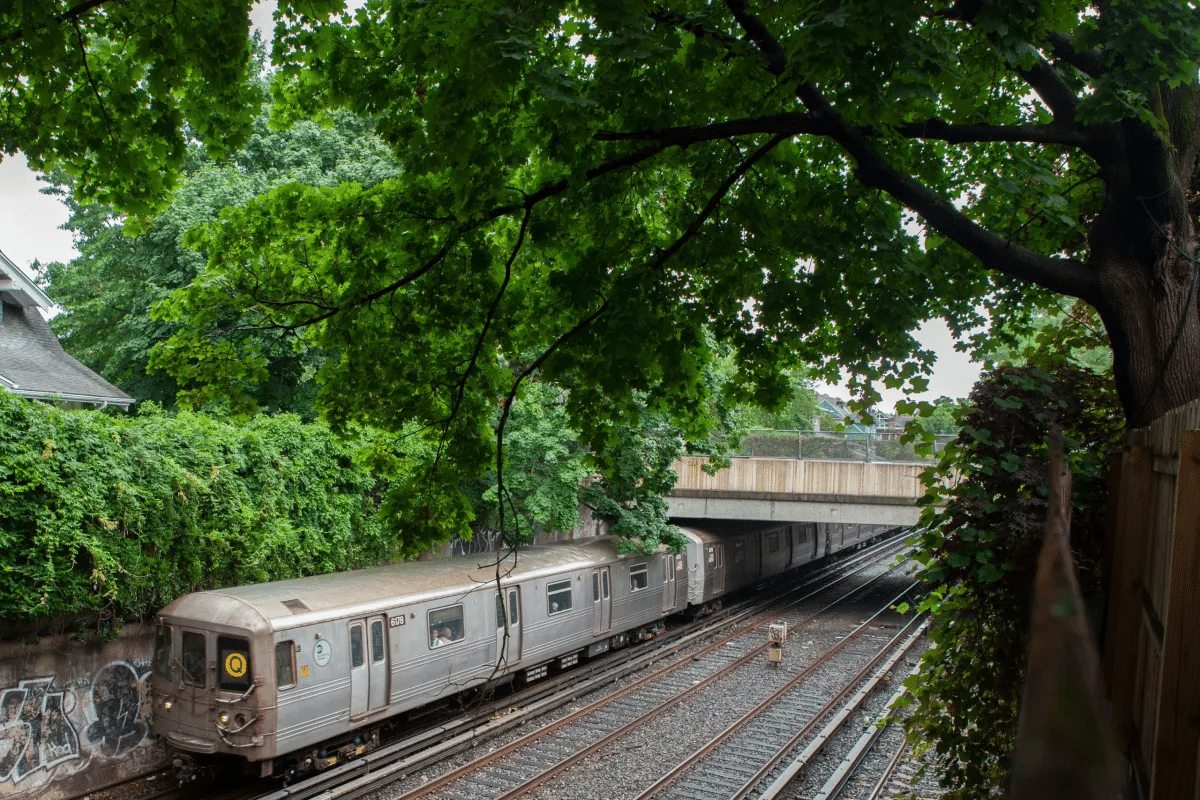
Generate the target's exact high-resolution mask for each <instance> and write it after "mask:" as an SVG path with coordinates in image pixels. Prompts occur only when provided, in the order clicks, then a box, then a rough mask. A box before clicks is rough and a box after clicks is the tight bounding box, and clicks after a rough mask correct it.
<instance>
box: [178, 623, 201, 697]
mask: <svg viewBox="0 0 1200 800" xmlns="http://www.w3.org/2000/svg"><path fill="white" fill-rule="evenodd" d="M182 645H183V646H182V648H181V651H182V652H181V653H180V655H181V658H180V664H181V665H182V666H183V682H184V683H186V684H188V685H189V686H198V687H199V688H201V689H203V688H204V673H205V665H204V655H205V654H204V634H202V633H192V632H191V631H184V632H183V641H182Z"/></svg>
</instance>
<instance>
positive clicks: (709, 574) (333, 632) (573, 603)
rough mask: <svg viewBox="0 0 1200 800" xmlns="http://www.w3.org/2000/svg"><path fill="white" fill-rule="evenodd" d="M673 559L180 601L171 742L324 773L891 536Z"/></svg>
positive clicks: (163, 716) (181, 752) (788, 529)
mask: <svg viewBox="0 0 1200 800" xmlns="http://www.w3.org/2000/svg"><path fill="white" fill-rule="evenodd" d="M696 524H697V526H703V527H685V528H683V531H684V534H685V535H686V537H687V547H686V548H685V550H684V552H682V553H680V554H678V555H672V554H670V553H666V552H658V553H654V554H652V555H621V554H619V553H618V552H617V541H616V540H615V539H613V538H609V537H602V538H599V539H593V540H586V541H579V542H566V543H561V544H553V545H546V546H538V547H529V548H526V549H523V550H522V551H521V552H520V555H519V557H518V559H517V562H516V565H515V567H514V566H512V562H511V561H509V562H507V563H506V565H505V570H504V572H503V573H502V577H501V579H500V581H499V584H497V580H496V569H495V566H494V564H493V565H488V564H487V563H486V559H487V556H486V555H473V556H460V557H454V558H445V559H439V560H435V561H419V562H409V563H403V564H395V565H392V566H386V567H376V568H374V569H366V570H360V571H356V572H344V573H338V574H334V575H320V576H315V577H311V578H299V579H295V580H286V581H277V582H274V583H264V584H258V585H254V586H240V587H235V588H230V589H221V590H217V591H209V592H196V593H194V594H189V595H185V596H183V597H180V598H179V599H178V600H176V601H175V602H173V603H171V604H170V605H168V606H167V607H166V608H164V609H163V610H162V611H161V612H160V613H159V614H158V618H157V622H158V626H157V630H156V637H155V652H154V660H153V694H154V698H153V713H154V722H153V727H154V732H155V733H156V734H158V735H159V736H161V737H163V738H164V739H165V741H166V742H167V744H168V745H169V746H170V747H171V748H172V749H173V750H174V751H175V753H176V766H177V767H178V768H180V770H181V771H182V772H184V773H188V772H191V771H194V769H196V768H197V767H199V766H201V765H203V764H204V763H206V762H208V763H211V762H214V761H215V760H217V759H224V760H229V759H233V760H237V761H240V762H242V763H243V765H244V766H245V767H246V769H247V771H249V772H252V773H254V774H258V775H263V776H266V775H271V774H276V775H283V776H285V777H290V776H292V775H296V774H300V773H304V772H308V771H310V770H316V769H325V768H328V767H330V766H333V765H334V764H336V763H338V762H340V761H342V760H345V759H347V758H352V757H354V756H356V755H360V754H362V753H364V752H366V751H368V750H370V749H372V748H373V747H375V746H376V745H377V744H378V742H379V733H380V730H381V727H382V726H383V725H385V724H389V723H392V722H396V721H397V719H398V715H402V714H404V713H405V712H410V711H412V710H414V709H418V708H420V707H422V706H426V705H428V704H430V703H432V702H434V701H437V700H440V699H444V698H447V697H449V696H452V695H455V694H457V693H459V692H462V691H464V690H466V689H470V688H477V687H481V686H485V685H489V684H493V683H497V682H501V681H510V680H512V679H513V678H514V677H515V678H519V679H521V680H525V681H533V680H537V679H538V678H541V677H543V676H545V675H546V674H547V673H548V671H549V670H550V669H551V668H562V667H568V666H571V665H573V664H574V663H576V662H577V661H578V660H579V659H580V658H581V657H590V656H595V655H598V654H600V653H603V652H605V651H607V650H609V649H613V648H618V647H623V646H625V645H626V644H629V643H630V642H633V641H640V640H644V639H646V638H649V637H651V636H653V635H654V634H655V633H656V632H658V631H659V630H661V629H662V625H663V619H664V617H666V616H668V615H670V614H674V613H677V612H683V611H688V610H690V611H692V612H703V611H705V610H708V609H710V608H711V607H712V606H714V605H715V604H717V603H719V602H720V599H721V598H722V597H723V596H724V595H726V594H728V593H729V592H732V591H735V590H737V589H740V588H743V587H746V586H748V585H751V584H753V583H754V582H756V581H758V580H759V579H761V578H764V577H768V576H771V575H776V574H779V573H781V572H784V571H786V570H788V569H792V568H794V567H797V566H799V565H801V564H805V563H807V562H810V561H813V560H814V559H817V558H820V557H822V556H825V555H829V554H831V553H833V552H836V551H838V550H843V549H846V548H849V547H854V546H857V545H859V544H860V543H862V542H863V541H865V540H867V539H870V538H873V537H875V536H878V535H880V534H882V533H884V532H885V531H886V530H887V529H886V528H885V527H884V526H870V525H849V524H836V525H825V524H816V523H804V524H783V525H763V524H761V523H759V524H747V523H729V524H722V523H713V522H711V521H706V522H697V523H696Z"/></svg>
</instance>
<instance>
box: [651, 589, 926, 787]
mask: <svg viewBox="0 0 1200 800" xmlns="http://www.w3.org/2000/svg"><path fill="white" fill-rule="evenodd" d="M912 589H913V587H908V588H906V589H905V590H904V591H903V592H900V593H899V594H898V595H896V596H895V597H893V598H892V599H891V600H889V601H888V602H887V604H886V605H885V606H884V607H883V608H881V609H880V610H879V611H877V612H875V613H874V614H872V615H871V616H870V617H869V618H868V619H866V620H865V621H863V622H862V623H860V624H859V625H858V627H856V628H855V629H854V630H853V631H852V632H851V633H850V634H848V635H847V636H846V637H845V638H844V639H842V641H840V642H838V643H837V644H836V645H834V647H833V648H831V649H830V650H829V651H828V652H827V653H825V655H824V656H822V657H821V659H820V660H818V661H817V662H816V663H814V664H811V665H810V666H809V667H807V668H805V669H804V670H803V671H801V672H800V673H799V674H797V675H796V676H794V677H793V678H791V679H790V680H789V681H788V682H787V683H785V684H784V685H783V686H781V687H780V688H779V689H778V690H776V691H775V692H774V693H773V694H772V695H771V696H770V697H768V698H766V699H765V700H763V701H762V702H760V703H759V704H758V705H756V706H755V707H754V708H752V709H750V710H749V711H747V712H746V713H745V714H743V715H742V716H741V717H740V718H739V719H737V720H736V721H734V722H733V723H732V724H730V725H729V726H728V727H726V728H725V729H724V730H723V731H721V732H720V733H719V734H717V735H716V736H715V737H713V739H712V740H711V741H709V742H708V744H706V745H704V747H702V748H700V749H699V750H697V751H696V752H695V753H693V754H692V755H691V756H689V757H688V758H687V759H685V760H684V761H682V762H680V763H679V764H678V765H676V766H675V767H674V768H673V769H671V770H670V771H669V772H667V773H666V774H665V775H663V776H662V777H661V778H659V779H658V780H657V781H655V782H654V783H653V784H652V785H651V786H650V787H649V788H647V789H646V790H644V791H643V792H642V793H641V794H639V795H638V796H637V800H649V798H651V797H653V796H654V795H655V794H657V793H658V792H659V791H661V790H662V789H664V788H666V787H667V786H668V785H669V784H671V783H673V782H674V781H675V780H676V779H677V778H679V777H680V776H681V775H682V774H683V773H684V772H685V771H686V770H688V769H689V768H690V767H692V766H694V765H696V764H697V763H698V762H699V761H701V760H702V759H704V758H705V757H706V756H708V755H709V754H711V753H712V752H713V751H715V750H716V749H717V747H719V746H720V745H721V744H722V743H723V742H725V741H726V740H728V739H729V737H731V736H732V735H733V734H734V733H736V732H737V731H738V730H740V729H741V728H743V727H745V726H746V725H747V724H748V723H749V722H751V721H752V720H753V719H755V718H756V717H758V716H760V715H761V714H762V713H763V712H764V711H765V710H767V709H768V708H771V707H772V706H774V705H775V704H776V703H777V702H778V701H779V699H780V698H781V697H783V696H784V695H786V694H788V693H790V692H792V691H793V690H794V689H796V688H797V687H798V686H799V685H800V684H802V683H803V682H804V681H805V680H807V679H808V678H809V677H810V675H811V674H812V673H813V672H814V671H816V669H817V668H818V667H821V666H824V665H825V664H827V663H828V662H829V661H830V660H832V658H833V656H835V655H837V653H839V652H840V651H841V650H842V648H843V647H844V646H845V645H846V644H847V643H849V642H850V641H851V640H852V639H854V638H857V637H858V636H860V635H861V634H862V633H863V632H865V631H866V630H867V627H868V626H869V624H870V623H871V622H872V621H873V620H874V619H875V618H876V617H878V616H879V615H880V614H883V613H884V612H885V611H887V610H888V609H889V608H891V606H892V605H894V604H895V603H896V602H897V601H899V600H900V599H901V598H903V597H904V596H905V595H906V594H908V593H909V592H910V591H912ZM915 622H916V619H915V618H914V619H913V620H910V621H909V622H908V623H907V624H906V625H905V626H904V627H903V628H901V629H900V630H899V631H897V632H896V635H895V636H893V637H892V638H891V639H889V640H888V642H887V643H886V644H885V645H884V646H883V648H882V649H881V650H880V651H879V653H878V654H877V655H876V656H875V657H874V658H872V659H871V660H870V661H869V662H868V663H867V664H866V665H865V666H864V667H863V668H862V669H860V670H859V671H858V673H857V674H855V676H854V677H853V678H852V679H851V680H850V681H849V682H847V683H846V684H845V686H844V687H843V688H842V690H841V691H840V692H838V693H837V694H836V695H834V696H833V697H832V698H830V699H829V701H828V702H827V703H826V704H825V705H824V706H823V707H822V708H821V709H820V710H819V711H817V712H816V713H815V714H814V715H813V716H812V718H811V719H810V721H809V722H808V723H807V724H806V725H804V726H803V727H802V728H801V729H800V731H799V732H797V733H796V735H795V736H793V737H792V738H791V739H790V740H789V741H788V742H787V744H786V745H784V746H783V747H782V748H779V750H778V751H777V752H776V755H775V756H774V757H772V758H771V759H770V760H769V761H768V762H767V764H766V765H765V766H763V767H762V768H761V769H759V770H758V771H757V772H755V774H754V775H753V777H751V778H750V779H749V780H748V781H746V782H745V783H744V784H743V785H742V787H741V788H740V789H739V790H738V791H737V792H736V794H735V795H734V798H740V797H745V796H746V795H747V794H748V793H749V791H750V790H752V789H753V787H754V786H755V785H756V784H758V783H759V781H761V780H762V778H763V777H764V776H765V775H766V774H767V773H768V772H770V770H771V769H772V768H774V766H775V765H776V764H778V763H779V761H781V760H782V759H783V758H784V757H785V756H786V755H787V753H788V752H790V751H791V750H792V748H793V747H795V745H796V743H797V742H798V741H800V740H801V739H803V738H804V737H805V736H806V735H807V734H808V733H809V732H810V731H811V730H812V728H813V727H815V726H816V723H817V722H818V721H819V720H821V719H822V718H824V717H825V716H826V715H827V714H828V713H829V712H830V711H831V710H832V709H833V708H835V707H836V706H837V704H838V703H840V702H841V701H842V700H843V699H844V698H845V696H846V695H847V694H849V693H850V690H851V689H852V688H854V687H855V686H856V685H858V683H860V682H861V681H862V680H863V678H865V677H866V675H867V673H868V672H869V671H870V670H871V669H872V668H874V667H875V666H876V665H877V664H878V663H879V662H880V661H881V660H882V659H883V658H884V656H886V655H887V653H888V652H889V651H890V650H891V649H892V648H893V647H894V646H895V645H896V642H897V641H898V640H899V639H900V637H901V636H903V635H904V632H905V631H906V630H908V628H909V627H910V626H912V625H913V624H914V623H915ZM919 635H920V634H919V632H918V633H917V634H913V636H912V638H911V640H910V641H915V639H916V638H917V636H919ZM907 646H909V645H908V643H906V645H905V647H902V648H901V650H900V654H902V653H903V652H904V650H905V649H906V648H907ZM900 654H898V655H897V658H898V657H899V655H900Z"/></svg>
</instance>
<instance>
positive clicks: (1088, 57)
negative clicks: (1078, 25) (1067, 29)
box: [1049, 31, 1108, 78]
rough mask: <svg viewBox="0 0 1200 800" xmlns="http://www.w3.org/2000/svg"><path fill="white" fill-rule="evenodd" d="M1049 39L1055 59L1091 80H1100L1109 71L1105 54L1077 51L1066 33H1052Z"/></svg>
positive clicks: (1094, 51) (1095, 51)
mask: <svg viewBox="0 0 1200 800" xmlns="http://www.w3.org/2000/svg"><path fill="white" fill-rule="evenodd" d="M1049 39H1050V44H1051V46H1053V48H1054V57H1055V58H1057V59H1059V60H1061V61H1064V62H1066V63H1068V64H1070V65H1071V66H1072V67H1074V68H1075V69H1077V70H1079V71H1080V72H1082V73H1083V74H1084V75H1087V76H1088V77H1089V78H1098V77H1099V76H1101V75H1103V74H1104V73H1105V72H1107V71H1108V70H1106V69H1105V67H1104V57H1103V53H1101V52H1100V51H1099V50H1076V49H1075V45H1074V44H1073V43H1072V42H1071V37H1069V36H1067V35H1066V34H1065V33H1055V32H1053V31H1051V32H1050V34H1049Z"/></svg>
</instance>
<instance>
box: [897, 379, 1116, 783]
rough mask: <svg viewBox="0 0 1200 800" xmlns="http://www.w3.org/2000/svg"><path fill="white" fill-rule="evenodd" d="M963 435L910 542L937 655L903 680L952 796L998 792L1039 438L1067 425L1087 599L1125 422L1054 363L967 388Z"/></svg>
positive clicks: (914, 722) (1038, 510) (1111, 400)
mask: <svg viewBox="0 0 1200 800" xmlns="http://www.w3.org/2000/svg"><path fill="white" fill-rule="evenodd" d="M960 414H961V416H960V421H961V423H962V430H961V433H960V434H959V436H958V438H957V440H956V441H955V442H954V443H953V444H952V445H950V446H948V447H947V448H946V450H945V451H944V452H943V454H942V457H941V460H940V462H939V464H938V466H937V468H936V470H937V477H947V476H949V475H950V474H952V473H953V472H955V471H957V472H958V473H959V474H960V479H959V482H958V483H957V485H955V486H954V487H953V488H948V489H947V488H945V487H944V486H941V485H940V484H936V483H935V484H934V486H935V488H934V489H932V490H931V492H930V494H929V495H928V496H927V501H929V502H946V503H947V505H946V507H945V510H944V511H943V512H941V513H937V514H935V513H933V509H932V507H931V508H930V510H929V511H928V512H927V513H926V514H925V515H924V517H923V520H922V522H923V525H924V527H923V529H922V530H921V532H920V534H919V535H918V536H917V537H915V540H914V541H915V545H916V549H915V553H914V556H913V557H914V558H915V559H916V561H917V562H919V565H920V571H919V573H918V577H919V578H920V579H921V580H922V581H924V582H926V583H927V584H929V585H930V593H929V595H928V596H927V598H926V599H925V600H924V601H922V603H921V605H920V607H921V608H922V609H923V610H927V611H929V612H930V613H931V617H932V626H931V628H930V631H929V636H930V638H931V639H932V641H933V646H932V647H931V648H930V649H929V650H928V651H927V652H926V653H925V655H924V657H923V658H922V661H921V669H920V672H919V673H918V674H916V675H914V676H912V677H910V678H908V679H907V681H906V685H907V686H908V687H909V689H910V690H911V695H910V697H911V699H910V700H909V701H906V702H914V703H915V708H914V711H913V714H912V716H911V717H910V718H909V719H908V722H907V725H908V728H909V731H910V734H911V735H912V736H913V737H914V739H915V740H916V741H918V742H920V743H923V744H924V745H926V746H928V747H929V748H930V750H931V753H932V755H933V756H934V758H935V760H936V762H937V764H938V768H939V771H940V772H941V774H942V780H943V783H944V785H946V786H947V787H948V788H949V789H951V794H950V796H951V797H956V798H959V797H961V798H967V797H993V796H998V795H1000V794H1002V793H1003V790H1004V787H1005V784H1006V780H1007V776H1008V772H1009V767H1010V760H1009V759H1010V755H1011V753H1010V751H1011V748H1012V746H1013V744H1014V742H1015V739H1016V733H1017V717H1018V711H1019V704H1020V701H1021V689H1022V685H1023V678H1024V669H1025V651H1026V643H1027V636H1028V624H1029V613H1030V599H1031V594H1032V589H1033V577H1034V574H1035V572H1036V561H1037V555H1038V551H1039V549H1040V547H1041V542H1042V532H1043V530H1044V527H1045V522H1046V488H1045V487H1046V474H1047V468H1048V454H1047V435H1048V433H1049V428H1050V425H1051V424H1052V423H1055V422H1057V423H1059V424H1061V425H1062V426H1063V428H1064V434H1065V439H1066V447H1067V454H1068V460H1069V464H1070V469H1071V472H1072V473H1073V475H1074V481H1075V485H1074V493H1073V497H1072V500H1073V504H1074V516H1073V519H1072V521H1071V547H1072V550H1073V553H1074V556H1075V560H1076V564H1077V566H1078V569H1079V577H1080V582H1081V585H1082V587H1083V591H1084V594H1085V596H1087V597H1088V598H1089V599H1090V600H1092V601H1093V608H1092V611H1093V612H1095V611H1096V610H1097V609H1096V608H1095V605H1096V603H1095V601H1097V600H1098V596H1099V595H1100V594H1101V591H1102V586H1101V575H1100V557H1101V548H1102V540H1103V535H1104V526H1103V514H1104V506H1105V498H1106V484H1105V473H1106V470H1107V459H1108V454H1109V453H1110V452H1111V450H1112V449H1113V448H1115V447H1117V446H1118V445H1119V443H1120V435H1121V431H1122V430H1123V426H1122V420H1121V415H1120V410H1119V405H1118V403H1117V400H1116V397H1115V396H1114V392H1113V389H1112V385H1111V382H1110V381H1109V380H1108V379H1107V377H1106V376H1103V375H1097V374H1096V373H1095V372H1093V371H1091V370H1089V369H1086V368H1083V367H1080V366H1077V365H1075V364H1072V363H1070V362H1069V361H1065V360H1063V359H1061V358H1060V359H1059V360H1058V363H1057V364H1056V366H1055V368H1054V369H1053V371H1052V372H1049V371H1046V370H1044V369H1042V368H1040V367H1037V366H1024V367H999V368H997V369H996V370H994V371H993V372H991V373H988V374H986V375H985V376H984V377H983V378H982V379H981V380H980V382H979V383H978V384H977V385H976V388H975V390H974V391H973V392H972V394H971V397H970V404H969V406H968V407H967V408H966V409H964V410H963V411H962V412H960Z"/></svg>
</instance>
